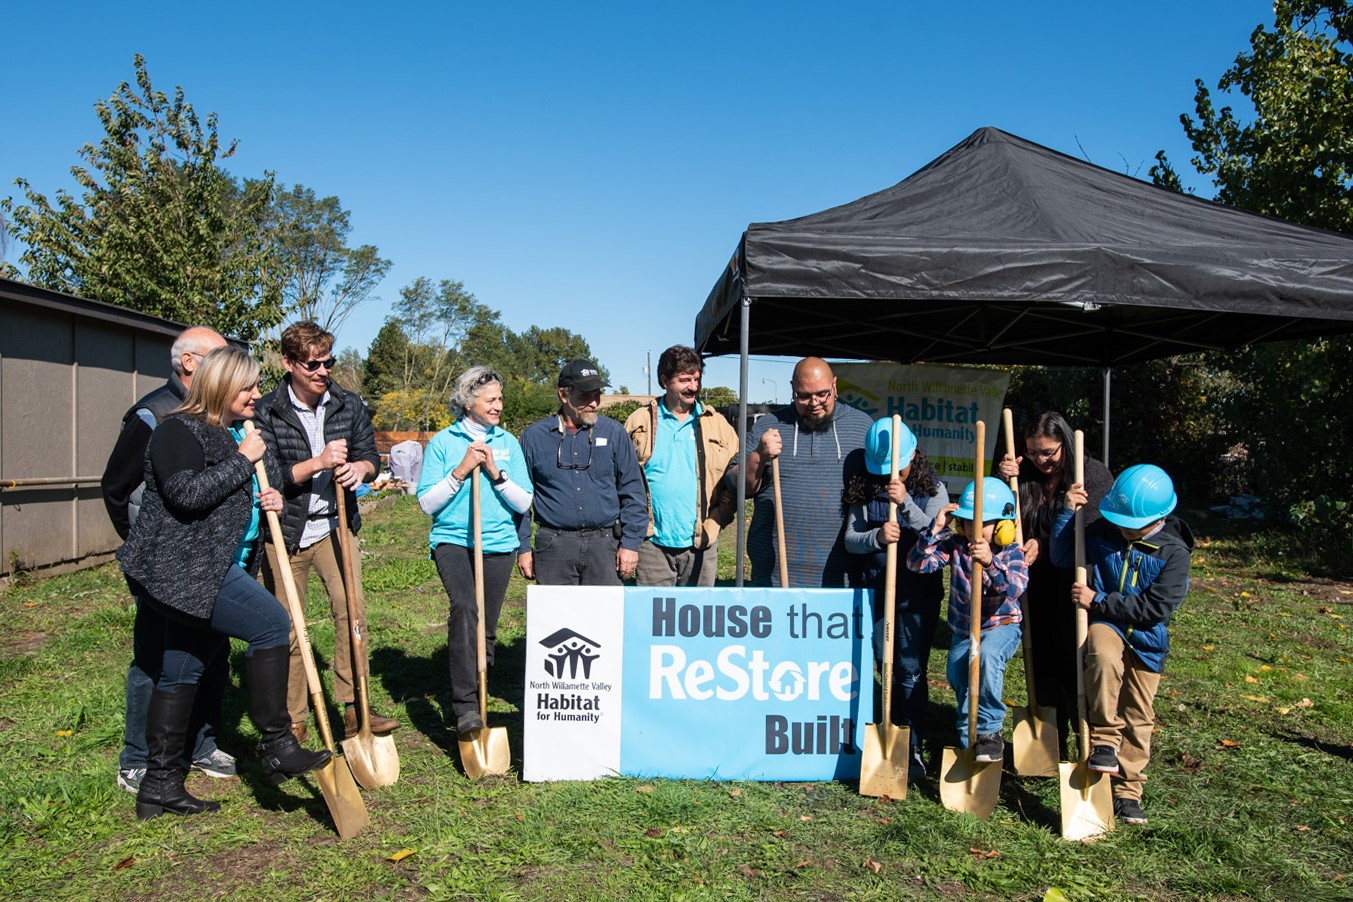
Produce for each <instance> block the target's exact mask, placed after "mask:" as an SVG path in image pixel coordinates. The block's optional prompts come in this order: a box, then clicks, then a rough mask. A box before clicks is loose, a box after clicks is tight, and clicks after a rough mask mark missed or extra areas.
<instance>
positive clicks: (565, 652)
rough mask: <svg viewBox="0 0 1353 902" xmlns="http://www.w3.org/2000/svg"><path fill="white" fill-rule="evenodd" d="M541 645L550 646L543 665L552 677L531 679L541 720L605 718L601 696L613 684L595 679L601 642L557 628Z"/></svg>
mask: <svg viewBox="0 0 1353 902" xmlns="http://www.w3.org/2000/svg"><path fill="white" fill-rule="evenodd" d="M540 644H541V645H542V646H543V647H544V648H545V649H546V652H545V660H544V662H543V666H544V668H545V673H547V674H548V675H549V676H550V677H552V679H550V680H531V681H530V684H531V689H532V690H533V691H534V692H535V693H536V717H537V718H539V719H540V720H553V721H583V722H586V723H596V722H597V721H599V720H601V716H602V712H601V706H602V705H601V697H602V694H603V693H609V692H610V691H611V684H610V683H607V682H603V681H601V680H594V679H592V665H593V663H595V662H596V661H597V659H598V658H600V657H601V645H600V644H599V643H597V642H594V641H593V640H591V639H589V638H587V637H586V636H584V635H583V634H582V633H579V632H576V631H575V630H571V629H568V628H564V629H561V630H555V631H554V632H553V633H550V635H548V636H546V637H545V638H544V639H541V640H540Z"/></svg>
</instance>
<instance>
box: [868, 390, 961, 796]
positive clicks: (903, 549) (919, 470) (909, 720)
mask: <svg viewBox="0 0 1353 902" xmlns="http://www.w3.org/2000/svg"><path fill="white" fill-rule="evenodd" d="M892 431H893V421H892V417H884V418H882V419H879V420H876V421H875V422H874V425H873V426H871V427H870V428H869V435H868V437H867V438H866V439H865V444H864V463H865V470H866V471H867V472H863V473H858V474H856V475H855V476H854V477H853V478H852V479H851V480H850V482H848V483H847V484H846V489H845V492H844V493H843V499H842V500H843V502H844V505H845V507H846V532H845V546H846V550H847V551H849V552H850V553H851V567H850V572H849V579H850V585H851V587H852V588H861V589H873V590H874V620H875V624H876V626H875V629H874V637H875V640H876V643H875V644H876V645H878V648H877V649H876V654H877V655H881V654H882V638H883V631H882V628H881V627H880V626H878V625H877V624H879V623H881V622H882V620H883V615H884V611H883V608H882V605H883V596H884V585H883V577H884V569H885V557H886V549H887V546H888V545H890V544H894V543H897V544H898V548H897V554H898V560H899V561H905V560H906V556H907V554H908V553H910V551H911V548H912V546H913V545H915V544H916V536H917V534H918V533H919V532H920V531H921V530H923V529H925V528H926V527H927V526H929V525H930V524H931V522H933V521H934V519H935V517H936V515H937V514H939V512H940V510H941V509H942V508H943V507H944V506H945V505H946V504H948V503H949V491H948V490H947V489H946V488H945V487H944V483H943V482H942V481H941V480H940V478H939V475H938V474H936V472H935V468H934V467H933V466H931V464H930V461H929V460H927V459H926V456H925V453H924V452H922V451H921V449H920V448H918V447H917V446H916V436H915V435H914V434H913V433H912V431H911V430H910V429H909V428H907V425H906V424H905V423H903V424H902V429H901V434H900V448H899V451H898V455H897V459H898V467H897V479H896V480H895V481H891V482H890V481H889V475H890V474H891V473H892V456H893V437H892ZM890 501H891V502H892V503H893V504H896V505H897V521H896V522H893V521H891V520H889V519H888V504H889V502H890ZM895 589H896V595H895V597H894V610H895V629H896V640H895V643H894V652H893V653H894V655H895V657H896V660H895V662H894V663H895V664H896V667H895V668H894V670H893V700H894V701H893V711H892V712H890V713H889V717H890V721H891V722H892V723H899V722H900V723H904V724H906V725H907V726H908V727H910V728H911V764H910V767H909V771H908V776H909V778H910V779H913V780H915V779H920V778H921V777H924V776H925V764H924V761H923V758H922V755H921V750H922V741H921V740H922V737H923V736H924V734H925V719H926V707H927V705H928V704H929V701H930V689H929V686H928V684H927V683H926V669H927V668H928V667H929V664H930V647H931V645H932V643H933V641H934V638H935V626H936V624H937V623H938V622H939V618H940V599H941V598H943V597H944V575H943V574H942V573H940V572H939V571H936V572H934V573H925V574H922V573H916V572H913V571H911V570H909V569H907V568H906V567H899V568H898V573H897V582H896V586H895Z"/></svg>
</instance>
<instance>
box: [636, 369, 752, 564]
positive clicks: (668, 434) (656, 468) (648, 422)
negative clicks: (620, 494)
mask: <svg viewBox="0 0 1353 902" xmlns="http://www.w3.org/2000/svg"><path fill="white" fill-rule="evenodd" d="M704 368H705V364H704V361H703V360H701V359H700V355H699V354H698V353H696V351H695V350H694V349H692V348H688V347H685V346H683V345H675V346H673V347H670V348H668V349H667V350H665V351H663V352H662V356H660V357H659V358H658V385H659V386H661V387H662V389H663V395H662V397H660V398H656V399H654V400H653V401H652V402H651V403H650V404H648V406H646V407H641V408H639V409H638V410H636V411H635V412H634V413H632V414H630V416H629V418H628V419H627V420H625V432H627V433H628V434H629V437H630V440H631V441H632V442H633V443H634V450H635V453H636V454H638V455H639V464H640V465H641V466H642V467H643V472H644V480H645V482H646V483H647V485H648V509H649V523H648V538H646V539H645V540H644V544H643V545H642V546H641V547H640V548H639V566H638V569H637V570H636V572H635V579H636V581H637V582H638V584H639V585H641V586H712V585H714V578H715V574H716V571H717V570H718V563H719V547H718V542H719V530H720V529H721V528H723V527H724V526H726V525H728V524H729V523H730V522H732V519H733V513H734V507H735V506H736V500H735V499H734V498H733V497H732V496H731V494H730V493H729V492H728V490H727V486H726V484H725V481H724V476H725V474H726V473H727V471H728V468H729V467H730V466H731V465H733V463H734V461H735V459H736V458H737V453H738V436H737V433H736V432H734V431H733V427H732V426H731V425H729V423H728V421H727V420H726V419H724V417H723V415H722V414H721V413H719V412H718V411H717V410H714V409H713V408H712V407H706V406H705V405H703V404H701V403H700V378H701V375H702V374H703V372H704Z"/></svg>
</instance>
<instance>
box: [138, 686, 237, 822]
mask: <svg viewBox="0 0 1353 902" xmlns="http://www.w3.org/2000/svg"><path fill="white" fill-rule="evenodd" d="M196 697H197V686H196V685H191V686H179V687H177V688H175V689H172V690H169V691H167V692H166V691H164V690H161V689H156V690H155V691H154V692H152V693H151V696H150V709H149V710H148V711H147V712H146V746H147V748H148V750H149V752H150V755H149V757H148V758H147V759H146V776H145V779H143V780H142V781H141V788H140V790H138V791H137V793H136V816H137V817H139V818H141V819H142V820H148V819H150V818H152V817H157V816H158V815H161V814H164V813H165V812H169V813H170V814H201V813H202V812H204V811H216V810H217V809H219V808H220V807H221V803H220V802H209V801H206V800H205V799H199V798H196V797H194V796H192V795H190V794H189V793H188V790H186V789H184V788H183V773H184V772H183V768H182V766H181V765H180V764H179V757H180V756H181V755H182V754H183V740H184V737H185V736H186V735H187V732H188V718H189V717H190V716H191V714H192V710H193V699H195V698H196Z"/></svg>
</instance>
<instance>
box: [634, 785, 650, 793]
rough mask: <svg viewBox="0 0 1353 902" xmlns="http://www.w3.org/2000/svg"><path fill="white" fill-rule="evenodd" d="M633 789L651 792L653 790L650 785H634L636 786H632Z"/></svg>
mask: <svg viewBox="0 0 1353 902" xmlns="http://www.w3.org/2000/svg"><path fill="white" fill-rule="evenodd" d="M634 791H635V792H652V791H653V787H652V786H636V787H634Z"/></svg>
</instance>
